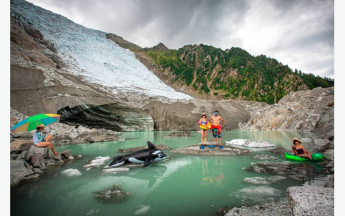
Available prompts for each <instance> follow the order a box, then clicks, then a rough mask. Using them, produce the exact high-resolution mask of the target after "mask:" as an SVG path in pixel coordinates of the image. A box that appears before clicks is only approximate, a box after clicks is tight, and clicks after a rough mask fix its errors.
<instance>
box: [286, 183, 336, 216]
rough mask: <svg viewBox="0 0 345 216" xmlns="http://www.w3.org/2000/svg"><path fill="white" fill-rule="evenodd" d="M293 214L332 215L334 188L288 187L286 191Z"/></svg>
mask: <svg viewBox="0 0 345 216" xmlns="http://www.w3.org/2000/svg"><path fill="white" fill-rule="evenodd" d="M286 193H287V197H288V201H289V203H290V206H291V208H292V213H293V215H334V189H332V188H322V187H315V186H305V187H289V188H288V189H287V191H286Z"/></svg>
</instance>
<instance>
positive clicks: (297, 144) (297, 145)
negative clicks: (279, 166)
mask: <svg viewBox="0 0 345 216" xmlns="http://www.w3.org/2000/svg"><path fill="white" fill-rule="evenodd" d="M292 143H293V145H292V151H293V152H294V153H295V155H296V156H299V157H303V158H308V159H310V160H312V158H311V153H310V152H307V151H306V150H305V149H304V146H303V145H302V144H301V143H302V141H301V140H299V139H298V138H293V139H292Z"/></svg>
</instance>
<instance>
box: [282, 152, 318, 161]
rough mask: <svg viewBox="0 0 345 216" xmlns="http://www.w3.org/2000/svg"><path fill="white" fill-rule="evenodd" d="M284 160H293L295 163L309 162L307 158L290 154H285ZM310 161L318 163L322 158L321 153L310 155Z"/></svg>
mask: <svg viewBox="0 0 345 216" xmlns="http://www.w3.org/2000/svg"><path fill="white" fill-rule="evenodd" d="M285 158H286V159H290V160H295V161H310V160H309V159H307V158H303V157H299V156H296V155H294V154H290V153H288V152H285ZM311 158H312V161H320V160H322V158H323V154H321V153H315V154H311Z"/></svg>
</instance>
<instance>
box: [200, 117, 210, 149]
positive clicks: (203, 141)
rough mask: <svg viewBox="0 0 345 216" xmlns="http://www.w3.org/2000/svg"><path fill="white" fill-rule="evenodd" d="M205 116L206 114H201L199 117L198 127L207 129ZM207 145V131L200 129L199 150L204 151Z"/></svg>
mask: <svg viewBox="0 0 345 216" xmlns="http://www.w3.org/2000/svg"><path fill="white" fill-rule="evenodd" d="M206 117H207V115H206V113H203V114H202V116H201V119H200V120H199V121H198V123H199V124H200V125H203V126H204V127H207V123H208V121H207V119H206ZM206 143H207V129H201V146H200V149H204V148H205V146H206Z"/></svg>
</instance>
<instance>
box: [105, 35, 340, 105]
mask: <svg viewBox="0 0 345 216" xmlns="http://www.w3.org/2000/svg"><path fill="white" fill-rule="evenodd" d="M107 38H108V39H111V40H113V41H114V42H115V43H117V44H118V45H119V46H121V47H123V48H125V49H129V50H130V51H132V52H134V53H135V54H136V57H137V58H138V59H139V60H140V61H141V62H142V63H143V64H144V65H145V66H146V67H147V68H148V69H149V70H150V71H152V72H154V73H155V74H156V75H157V76H158V77H159V78H160V79H161V80H163V81H164V82H165V83H166V84H168V85H169V86H171V87H173V88H174V89H175V90H177V91H181V92H183V93H186V94H189V95H191V96H193V97H196V98H203V99H211V100H219V99H240V100H253V101H262V102H267V103H269V104H273V103H277V102H278V101H279V99H281V98H282V97H283V96H285V95H287V94H288V93H289V92H291V91H298V90H307V89H313V88H316V87H320V86H321V87H331V86H333V85H334V80H332V79H330V78H321V77H319V76H315V75H313V74H306V73H302V72H301V71H297V69H295V71H292V70H291V69H290V68H289V66H288V65H283V64H282V63H280V62H278V61H277V60H276V59H274V58H270V57H267V56H266V55H258V56H252V55H251V54H250V53H248V52H247V51H246V50H244V49H242V48H239V47H232V48H230V49H226V50H222V49H220V48H215V47H213V46H208V45H203V44H199V45H196V44H195V45H185V46H183V47H181V48H179V49H176V50H175V49H168V48H167V47H166V46H165V45H164V44H163V43H159V44H158V45H156V46H154V47H152V48H141V47H140V46H138V45H136V44H134V43H131V42H129V41H126V40H125V39H123V38H122V37H120V36H117V35H115V34H107ZM119 38H121V40H119ZM158 46H160V47H163V46H164V49H163V50H159V49H157V47H158ZM261 82H263V83H262V84H261Z"/></svg>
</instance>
